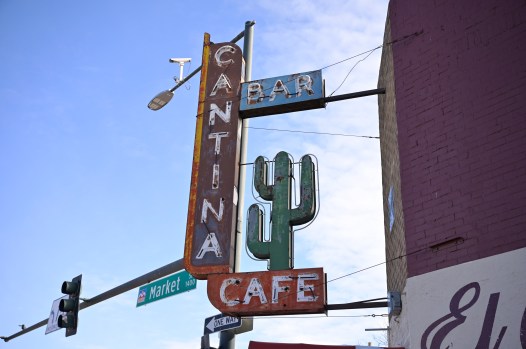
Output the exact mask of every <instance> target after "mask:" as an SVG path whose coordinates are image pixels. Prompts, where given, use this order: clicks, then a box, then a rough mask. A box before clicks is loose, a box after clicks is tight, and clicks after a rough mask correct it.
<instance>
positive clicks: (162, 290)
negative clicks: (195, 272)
mask: <svg viewBox="0 0 526 349" xmlns="http://www.w3.org/2000/svg"><path fill="white" fill-rule="evenodd" d="M196 287H197V280H196V279H195V278H194V277H193V276H192V275H190V274H189V273H188V272H187V271H186V270H184V271H181V272H179V273H176V274H173V275H170V276H167V277H165V278H164V279H159V280H157V281H155V282H152V283H149V284H148V285H144V286H142V287H141V288H139V295H138V296H137V307H140V306H141V305H145V304H148V303H152V302H155V301H158V300H160V299H163V298H166V297H170V296H173V295H175V294H179V293H183V292H186V291H190V290H194V289H195V288H196Z"/></svg>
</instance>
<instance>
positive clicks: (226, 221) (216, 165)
mask: <svg viewBox="0 0 526 349" xmlns="http://www.w3.org/2000/svg"><path fill="white" fill-rule="evenodd" d="M242 71H243V58H242V52H241V49H240V48H239V47H238V46H237V45H235V44H233V43H230V42H227V43H220V44H213V43H211V42H210V35H209V34H208V33H205V37H204V44H203V58H202V71H201V80H200V85H199V104H198V109H197V120H196V131H195V143H194V157H193V162H192V177H191V184H190V197H189V205H188V218H187V228H186V240H185V253H184V261H185V268H186V270H187V271H188V272H189V273H190V274H192V275H193V276H194V277H195V278H196V279H206V278H207V276H208V275H209V274H216V273H231V272H233V267H234V260H235V252H234V249H235V238H236V211H237V185H238V171H239V151H240V137H239V136H240V131H241V130H240V127H241V123H240V119H239V87H240V85H241V82H242Z"/></svg>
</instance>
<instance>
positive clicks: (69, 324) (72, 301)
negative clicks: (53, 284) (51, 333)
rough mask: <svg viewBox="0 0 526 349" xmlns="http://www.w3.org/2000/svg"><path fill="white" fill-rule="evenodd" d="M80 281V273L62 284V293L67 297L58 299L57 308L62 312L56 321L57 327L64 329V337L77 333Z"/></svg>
mask: <svg viewBox="0 0 526 349" xmlns="http://www.w3.org/2000/svg"><path fill="white" fill-rule="evenodd" d="M81 282H82V274H81V275H79V276H77V277H75V278H73V280H71V281H64V283H63V284H62V289H61V291H62V293H64V294H66V295H68V296H69V297H68V298H64V299H61V300H60V303H59V305H58V310H60V311H61V312H64V314H61V315H60V316H59V317H58V321H57V322H58V327H61V328H65V329H66V337H69V336H72V335H74V334H76V333H77V325H78V318H79V317H78V314H79V303H80V288H81Z"/></svg>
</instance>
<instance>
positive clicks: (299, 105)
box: [239, 70, 325, 118]
mask: <svg viewBox="0 0 526 349" xmlns="http://www.w3.org/2000/svg"><path fill="white" fill-rule="evenodd" d="M324 107H325V86H324V83H323V79H322V76H321V70H316V71H310V72H306V73H298V74H292V75H284V76H277V77H274V78H267V79H262V80H254V81H249V82H245V83H243V84H241V105H240V107H239V114H240V116H241V117H242V118H252V117H256V116H264V115H271V114H282V113H290V112H295V111H301V110H308V109H316V108H324Z"/></svg>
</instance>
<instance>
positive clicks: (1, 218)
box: [0, 0, 388, 349]
mask: <svg viewBox="0 0 526 349" xmlns="http://www.w3.org/2000/svg"><path fill="white" fill-rule="evenodd" d="M387 5H388V1H387V0H357V1H343V0H330V1H294V0H293V1H286V2H284V1H274V0H270V1H258V2H251V1H238V0H231V1H230V0H220V1H214V2H211V1H210V2H204V1H201V2H199V1H193V2H192V1H184V2H183V1H168V0H152V1H147V2H146V1H122V0H115V1H100V0H94V1H89V2H77V1H64V0H53V1H46V2H42V1H29V0H16V1H15V0H2V1H0V61H1V63H2V64H1V65H0V77H1V78H0V159H1V161H0V234H1V236H2V242H1V245H0V246H1V249H0V285H1V289H2V297H0V309H1V311H0V336H9V335H12V334H14V333H16V332H18V331H19V326H18V325H21V324H24V325H26V326H30V325H33V324H35V323H37V322H39V321H41V320H43V319H46V318H47V317H48V316H49V312H50V309H51V305H52V303H53V301H54V300H55V299H57V298H59V297H60V296H61V293H60V287H61V284H62V282H63V281H65V280H70V279H71V278H73V277H75V276H77V275H79V274H82V275H83V279H82V280H83V284H82V295H81V296H82V297H83V298H90V297H94V296H96V295H98V294H100V293H102V292H104V291H107V290H109V289H111V288H114V287H116V286H119V285H121V284H123V283H125V282H127V281H129V280H131V279H134V278H136V277H138V276H141V275H143V274H146V273H148V272H150V271H152V270H154V269H157V268H159V267H162V266H164V265H166V264H168V263H171V262H173V261H176V260H178V259H180V258H182V257H183V251H184V239H185V230H186V215H187V210H188V194H189V187H190V175H191V164H192V156H193V143H194V135H195V116H196V114H197V99H198V90H199V74H197V75H196V76H195V77H194V78H193V79H191V80H190V81H189V82H188V83H187V84H186V85H185V86H184V87H181V88H179V89H178V90H176V92H175V95H174V97H173V99H172V101H171V102H170V103H169V104H168V105H166V106H165V107H164V108H163V109H161V110H159V111H155V112H154V111H151V110H149V109H148V108H147V104H148V102H149V101H150V100H151V99H152V98H153V97H154V96H155V95H156V94H157V93H158V92H161V91H163V90H166V89H169V88H171V87H173V86H174V84H175V83H174V80H173V77H177V76H178V75H179V66H178V65H177V64H170V63H169V61H168V60H169V58H171V57H189V58H192V61H191V62H190V63H187V64H186V65H185V66H184V75H185V76H186V75H187V74H189V73H190V72H192V71H193V70H194V69H195V68H197V67H198V66H199V65H200V62H201V53H202V42H203V34H204V33H205V32H208V33H210V35H211V40H212V41H213V42H216V43H218V42H226V41H230V40H231V39H232V38H234V37H235V36H236V35H237V34H238V33H240V32H241V31H242V30H243V29H244V25H245V22H246V21H249V20H254V21H255V22H256V24H255V26H254V45H253V62H252V79H254V80H256V79H264V78H270V77H275V76H281V75H289V74H293V73H299V72H307V71H312V70H318V69H322V68H324V69H323V70H322V74H323V77H324V79H325V88H326V94H327V95H329V94H331V93H334V95H339V94H345V93H350V92H357V91H363V90H369V89H374V88H377V81H378V71H379V68H380V57H381V48H378V47H379V46H380V45H381V44H382V41H383V33H384V26H385V19H386V14H387ZM238 44H239V46H240V47H243V41H242V40H241V41H240V42H238ZM374 48H378V49H376V50H373V51H371V50H372V49H374ZM364 52H367V53H366V54H362V53H364ZM352 57H354V58H352ZM338 62H340V63H338ZM336 63H338V64H336ZM377 103H378V99H377V97H376V96H371V97H364V98H359V99H354V100H347V101H341V102H333V103H329V104H328V105H327V106H326V108H325V109H317V110H310V111H303V112H295V113H289V114H280V115H270V116H265V117H260V118H254V119H251V120H250V121H249V130H248V134H249V136H248V149H247V163H248V164H247V165H246V169H247V187H246V190H245V193H246V196H245V207H246V209H248V207H249V205H250V204H252V203H253V202H254V200H255V199H254V197H253V195H252V193H253V190H252V182H251V181H252V173H253V171H252V167H251V165H250V163H252V162H253V161H254V160H255V159H256V157H257V156H259V155H263V156H265V157H267V158H269V159H272V158H274V156H275V155H276V154H277V153H278V152H279V151H282V150H283V151H286V152H288V153H289V154H290V155H291V156H292V158H293V159H294V160H295V161H298V160H299V159H300V158H301V156H303V155H304V154H311V155H312V156H313V157H315V159H316V165H317V170H318V175H319V183H318V187H319V212H318V215H317V217H316V219H315V221H314V222H312V224H310V225H309V226H308V227H306V228H305V229H301V230H298V231H297V232H296V233H295V262H294V264H295V268H315V267H323V268H324V271H325V272H326V273H327V278H328V280H329V281H330V282H329V283H328V285H327V292H328V303H329V304H338V303H348V302H355V301H361V300H367V299H373V298H380V297H385V296H386V294H387V290H386V283H385V278H386V276H385V265H383V264H381V263H382V262H384V261H385V250H384V228H383V220H384V214H383V212H382V207H383V204H382V200H383V199H382V189H381V188H382V187H381V185H382V184H381V166H380V146H379V140H378V139H377V138H370V137H377V136H378V133H379V130H378V104H377ZM291 131H294V132H291ZM298 131H301V132H298ZM245 212H246V211H245ZM266 219H267V220H268V217H266ZM241 258H242V262H241V271H242V272H250V271H262V270H265V269H266V262H264V261H254V260H252V259H250V257H249V255H248V254H247V253H246V252H243V255H242V257H241ZM376 265H378V266H376ZM372 266H375V267H372ZM369 267H372V268H369ZM363 269H366V270H363ZM137 293H138V289H134V290H131V291H129V292H126V293H124V294H122V295H119V296H116V297H114V298H112V299H110V300H107V301H104V302H102V303H99V304H97V305H95V306H92V307H89V308H87V309H84V310H82V311H81V312H80V313H79V327H78V332H77V334H76V335H75V336H71V337H68V338H66V337H64V330H60V331H57V332H53V333H51V334H48V335H45V334H44V332H45V327H41V328H39V329H37V330H34V331H32V332H30V333H28V334H25V335H23V336H21V337H18V338H15V339H13V340H12V341H10V342H8V343H4V342H0V347H5V348H10V349H17V348H40V349H45V348H53V349H60V348H74V349H105V348H115V347H117V348H123V347H125V348H128V349H135V348H137V349H138V348H141V349H142V348H152V347H155V348H159V349H174V348H199V346H200V341H201V336H202V335H203V330H204V319H205V318H207V317H211V316H213V315H216V314H218V310H217V309H215V308H214V307H213V306H212V305H211V304H210V302H209V300H208V298H207V294H206V281H198V283H197V288H196V289H195V290H193V291H189V292H186V293H183V294H179V295H176V296H173V297H170V298H166V299H163V300H160V301H157V302H154V303H151V304H148V305H146V306H142V307H139V308H137V307H136V300H137ZM386 312H387V309H385V308H378V309H362V310H345V311H344V310H339V311H330V312H328V315H327V316H325V315H314V316H313V315H309V316H292V317H256V318H255V320H254V330H253V331H251V332H247V333H244V334H241V335H238V336H237V337H236V347H237V348H247V347H248V343H249V341H250V340H254V341H273V342H284V343H310V344H332V345H339V344H349V345H367V343H368V342H371V343H372V344H373V345H379V344H385V343H383V338H385V335H384V332H371V331H365V329H368V328H382V327H386V326H387V318H386V317H385V316H382V315H383V314H386ZM210 341H211V345H212V346H216V347H217V346H218V342H219V339H218V335H217V334H212V335H211V337H210Z"/></svg>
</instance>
